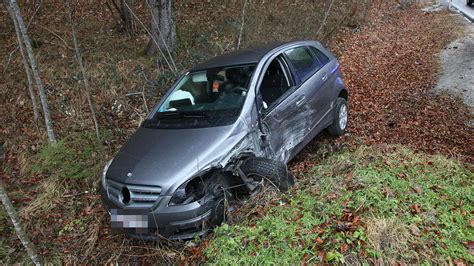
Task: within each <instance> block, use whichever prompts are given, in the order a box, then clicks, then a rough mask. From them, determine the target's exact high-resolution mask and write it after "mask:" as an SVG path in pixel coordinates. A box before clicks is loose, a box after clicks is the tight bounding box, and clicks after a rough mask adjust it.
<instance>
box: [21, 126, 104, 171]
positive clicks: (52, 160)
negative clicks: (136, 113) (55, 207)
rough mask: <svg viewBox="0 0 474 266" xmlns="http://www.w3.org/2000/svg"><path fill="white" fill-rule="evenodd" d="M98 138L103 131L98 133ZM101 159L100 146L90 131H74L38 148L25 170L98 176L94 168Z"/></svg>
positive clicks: (100, 164) (102, 159) (98, 164)
mask: <svg viewBox="0 0 474 266" xmlns="http://www.w3.org/2000/svg"><path fill="white" fill-rule="evenodd" d="M102 134H103V135H102V137H104V134H107V132H105V131H103V132H102ZM99 161H100V162H101V161H104V158H103V152H102V146H100V145H99V144H98V143H97V140H96V137H95V134H94V133H93V132H85V133H75V134H71V135H70V136H69V137H67V138H65V139H62V140H60V141H59V142H58V143H56V144H54V145H52V144H49V143H47V144H45V145H43V146H42V147H40V149H39V151H38V153H37V154H36V156H34V159H33V163H32V164H31V165H29V166H27V171H30V172H33V173H40V174H43V175H47V176H49V177H56V178H59V179H72V180H91V179H98V178H99V177H97V172H98V168H97V167H101V166H102V163H97V162H99Z"/></svg>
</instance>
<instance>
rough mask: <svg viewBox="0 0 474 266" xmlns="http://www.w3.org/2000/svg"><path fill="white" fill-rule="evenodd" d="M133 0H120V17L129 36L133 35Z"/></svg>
mask: <svg viewBox="0 0 474 266" xmlns="http://www.w3.org/2000/svg"><path fill="white" fill-rule="evenodd" d="M132 6H133V0H120V17H121V18H122V21H123V24H124V28H125V31H126V32H127V33H128V35H129V36H134V35H135V23H134V20H133V16H132V10H131V8H132Z"/></svg>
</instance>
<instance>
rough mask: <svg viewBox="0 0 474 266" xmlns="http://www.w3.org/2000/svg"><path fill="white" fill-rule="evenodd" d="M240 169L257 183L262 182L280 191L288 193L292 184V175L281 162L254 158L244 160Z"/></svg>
mask: <svg viewBox="0 0 474 266" xmlns="http://www.w3.org/2000/svg"><path fill="white" fill-rule="evenodd" d="M240 169H241V170H242V172H244V174H245V175H246V176H247V177H248V178H251V179H254V180H256V181H258V182H260V181H262V180H263V181H264V182H265V183H268V184H270V185H272V186H274V187H276V188H278V189H279V190H280V191H288V190H289V189H290V187H291V186H292V185H293V184H294V179H293V175H292V174H291V173H290V172H289V171H288V168H287V167H286V164H284V163H283V162H279V161H275V160H271V159H267V158H262V157H256V158H250V159H248V160H246V161H245V162H244V163H243V164H242V165H241V166H240Z"/></svg>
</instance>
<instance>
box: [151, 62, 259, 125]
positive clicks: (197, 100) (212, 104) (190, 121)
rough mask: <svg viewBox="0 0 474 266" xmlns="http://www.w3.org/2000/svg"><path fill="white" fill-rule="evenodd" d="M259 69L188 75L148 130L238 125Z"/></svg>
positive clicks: (247, 67)
mask: <svg viewBox="0 0 474 266" xmlns="http://www.w3.org/2000/svg"><path fill="white" fill-rule="evenodd" d="M254 70H255V65H254V64H252V65H241V66H227V67H219V68H212V69H207V70H200V71H195V72H190V73H188V74H186V75H185V76H184V77H183V78H182V79H181V80H180V81H179V83H178V84H177V85H176V87H175V88H174V90H173V91H172V92H171V93H170V94H168V97H167V98H166V99H165V100H164V101H163V103H162V104H161V106H159V108H158V110H157V111H156V113H155V114H154V115H153V118H152V119H148V120H147V121H145V123H144V126H145V127H157V128H170V127H171V128H176V127H209V126H219V125H227V124H231V123H233V122H235V120H236V119H237V117H238V115H239V114H240V111H241V109H242V106H243V104H244V102H245V99H246V96H247V92H248V89H249V83H250V78H251V76H252V74H253V72H254Z"/></svg>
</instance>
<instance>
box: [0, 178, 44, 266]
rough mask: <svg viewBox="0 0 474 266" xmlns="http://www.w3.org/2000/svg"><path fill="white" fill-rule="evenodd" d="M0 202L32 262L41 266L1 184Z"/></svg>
mask: <svg viewBox="0 0 474 266" xmlns="http://www.w3.org/2000/svg"><path fill="white" fill-rule="evenodd" d="M0 200H1V201H2V203H3V206H4V207H5V210H6V211H7V214H8V216H10V220H11V221H12V223H13V227H14V228H15V231H16V235H17V236H18V238H19V239H20V241H21V244H23V246H24V247H25V249H26V252H27V253H28V256H29V257H30V259H31V261H32V262H33V263H34V264H35V265H41V263H40V259H39V257H38V255H37V254H36V251H35V247H34V245H33V243H31V241H30V240H29V239H28V236H27V235H26V234H25V232H23V228H22V227H21V223H20V219H19V218H18V215H17V213H16V211H15V208H13V205H12V203H11V202H10V199H9V198H8V195H7V192H6V191H5V189H4V188H3V186H2V184H0Z"/></svg>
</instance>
